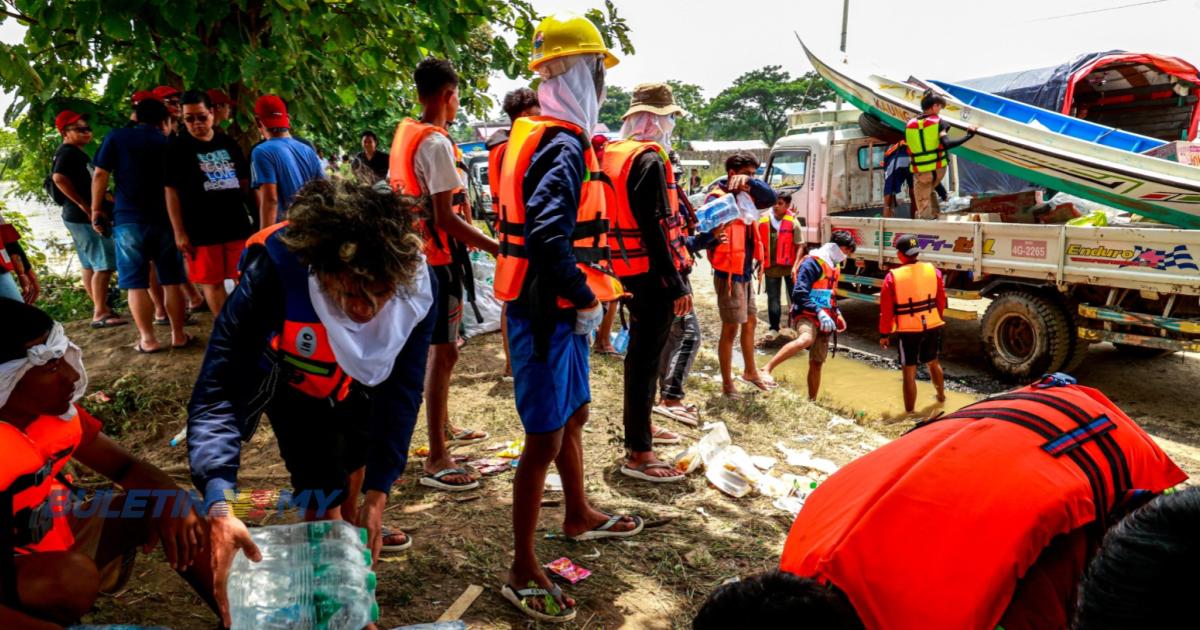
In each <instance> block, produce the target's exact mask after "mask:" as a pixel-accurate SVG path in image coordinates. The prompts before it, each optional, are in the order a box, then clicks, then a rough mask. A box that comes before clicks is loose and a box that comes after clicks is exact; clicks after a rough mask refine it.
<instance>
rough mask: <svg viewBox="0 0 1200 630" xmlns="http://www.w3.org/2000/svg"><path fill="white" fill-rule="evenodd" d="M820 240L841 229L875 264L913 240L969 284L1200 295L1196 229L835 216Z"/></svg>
mask: <svg viewBox="0 0 1200 630" xmlns="http://www.w3.org/2000/svg"><path fill="white" fill-rule="evenodd" d="M823 227H824V234H825V235H826V236H828V235H829V234H830V233H831V231H832V230H846V231H849V232H851V233H852V234H853V235H854V239H855V241H856V242H857V243H858V251H857V253H856V257H857V258H859V259H862V260H869V261H874V262H876V263H878V264H880V265H883V264H884V263H895V262H898V259H897V257H896V250H895V249H894V248H893V247H892V242H893V241H894V239H895V237H896V235H897V234H915V235H916V236H917V239H918V240H919V242H920V243H921V252H922V253H921V260H924V261H927V262H931V263H933V264H934V265H936V266H938V267H940V268H942V269H954V270H965V271H971V272H972V273H973V276H974V278H976V279H979V280H982V279H984V278H985V277H986V276H1008V277H1015V278H1024V279H1029V280H1036V281H1041V282H1050V283H1053V284H1055V285H1057V286H1059V287H1066V286H1068V285H1072V284H1088V285H1095V286H1103V287H1114V288H1122V289H1133V290H1139V291H1152V292H1156V293H1165V294H1182V295H1200V230H1181V229H1159V228H1142V227H1102V228H1098V227H1073V226H1066V225H1029V224H1013V223H958V222H953V223H952V222H945V221H915V220H911V219H894V218H893V219H885V218H857V217H841V216H837V217H833V218H827V219H826V220H825V222H824V226H823Z"/></svg>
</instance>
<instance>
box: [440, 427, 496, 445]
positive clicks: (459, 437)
mask: <svg viewBox="0 0 1200 630" xmlns="http://www.w3.org/2000/svg"><path fill="white" fill-rule="evenodd" d="M472 433H479V434H481V435H480V437H475V438H468V437H467V436H469V435H471V434H472ZM446 437H447V438H449V439H450V443H451V444H458V445H464V444H474V443H476V442H482V441H484V440H486V439H488V432H487V431H476V430H475V429H463V430H462V431H459V432H458V433H450V431H449V429H447V430H446Z"/></svg>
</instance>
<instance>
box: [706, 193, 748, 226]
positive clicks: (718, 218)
mask: <svg viewBox="0 0 1200 630" xmlns="http://www.w3.org/2000/svg"><path fill="white" fill-rule="evenodd" d="M734 197H735V196H734V195H724V196H722V197H718V198H716V199H713V200H712V201H710V202H708V203H706V204H704V205H703V206H700V207H699V208H696V219H697V221H698V224H697V226H696V231H697V232H700V233H703V232H711V231H713V230H715V229H717V228H719V227H721V226H722V225H725V224H726V223H729V222H730V221H733V220H734V219H737V218H738V216H740V215H741V209H739V208H738V204H737V200H736V199H735V198H734Z"/></svg>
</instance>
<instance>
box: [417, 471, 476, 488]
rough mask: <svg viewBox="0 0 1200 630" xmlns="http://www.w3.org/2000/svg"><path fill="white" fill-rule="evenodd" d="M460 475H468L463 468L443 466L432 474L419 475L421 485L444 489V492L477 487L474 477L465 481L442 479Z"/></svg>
mask: <svg viewBox="0 0 1200 630" xmlns="http://www.w3.org/2000/svg"><path fill="white" fill-rule="evenodd" d="M460 475H461V476H463V477H468V476H469V475H468V474H467V471H466V469H465V468H443V469H442V470H439V471H437V472H435V473H433V474H432V475H425V476H424V477H421V485H422V486H428V487H430V488H436V489H438V490H444V491H446V492H465V491H467V490H474V489H475V488H478V487H479V481H477V480H474V479H472V480H471V481H468V482H467V483H450V482H448V481H442V480H443V479H445V478H446V477H449V476H460Z"/></svg>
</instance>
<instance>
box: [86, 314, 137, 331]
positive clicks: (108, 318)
mask: <svg viewBox="0 0 1200 630" xmlns="http://www.w3.org/2000/svg"><path fill="white" fill-rule="evenodd" d="M128 325H129V322H127V321H125V320H123V319H121V318H120V317H117V316H116V315H113V314H112V313H109V314H108V315H105V316H104V317H101V318H100V319H93V320H92V324H91V326H92V328H96V329H100V328H116V327H117V326H128Z"/></svg>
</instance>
